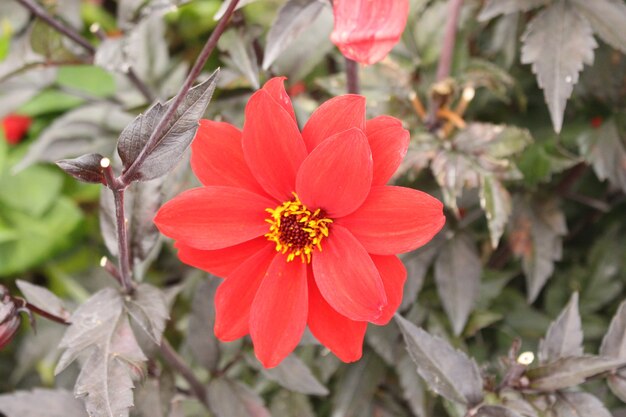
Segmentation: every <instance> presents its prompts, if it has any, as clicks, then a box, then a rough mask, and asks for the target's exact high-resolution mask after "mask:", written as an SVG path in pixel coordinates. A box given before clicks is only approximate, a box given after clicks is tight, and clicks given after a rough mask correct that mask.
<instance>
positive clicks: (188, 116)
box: [117, 70, 219, 181]
mask: <svg viewBox="0 0 626 417" xmlns="http://www.w3.org/2000/svg"><path fill="white" fill-rule="evenodd" d="M218 74H219V70H216V71H215V72H213V74H212V75H211V76H210V77H209V78H208V79H207V80H206V81H204V82H203V83H201V84H199V85H197V86H196V87H194V88H192V89H191V90H189V92H188V93H187V95H186V96H185V98H184V99H183V102H182V104H181V105H180V106H179V107H178V109H177V110H176V112H175V114H174V117H173V118H172V119H171V120H170V122H169V123H167V124H166V126H165V128H164V130H163V131H162V132H159V137H158V138H157V141H156V142H155V144H154V145H153V146H152V147H151V148H150V149H146V151H145V152H146V153H147V157H146V159H145V160H144V162H143V163H142V164H141V167H139V168H138V169H137V171H136V172H135V174H134V177H133V178H130V180H137V181H148V180H152V179H155V178H158V177H161V176H163V175H165V174H166V173H167V172H168V171H170V170H171V169H172V168H173V167H174V165H176V163H177V162H178V161H179V160H180V158H181V157H182V155H183V153H184V152H185V150H186V149H187V147H188V146H189V144H191V141H192V140H193V137H194V135H195V133H196V130H197V129H198V121H199V120H200V118H201V117H202V115H203V114H204V111H205V110H206V107H207V106H208V104H209V101H210V100H211V96H212V95H213V90H215V82H216V79H217V75H218ZM170 104H171V101H169V102H167V103H165V105H162V104H160V103H157V104H155V105H154V106H152V107H151V108H150V109H149V110H148V111H147V112H146V113H145V114H140V115H139V116H137V118H136V119H135V120H134V121H133V122H132V123H131V124H130V125H128V126H127V127H126V129H124V131H123V132H122V133H121V135H120V138H119V141H118V144H117V152H118V153H119V155H120V158H121V159H122V163H123V165H124V171H126V170H128V168H129V167H130V166H131V165H132V164H133V163H134V162H135V160H136V159H137V157H138V156H139V154H140V153H141V152H142V150H143V149H144V148H145V147H146V145H147V142H148V139H149V138H150V136H151V134H152V133H153V131H154V130H155V128H156V127H157V125H158V124H159V122H160V120H161V118H162V117H163V115H164V114H165V112H166V110H167V107H168V105H170Z"/></svg>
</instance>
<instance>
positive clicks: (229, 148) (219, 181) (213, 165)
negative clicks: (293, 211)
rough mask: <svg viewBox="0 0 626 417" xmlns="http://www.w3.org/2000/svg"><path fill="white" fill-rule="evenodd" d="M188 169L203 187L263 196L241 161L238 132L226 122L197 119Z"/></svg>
mask: <svg viewBox="0 0 626 417" xmlns="http://www.w3.org/2000/svg"><path fill="white" fill-rule="evenodd" d="M191 168H192V169H193V172H194V173H195V174H196V177H198V179H199V180H200V182H201V183H202V184H204V185H225V186H229V187H240V188H245V189H247V190H250V191H254V192H255V193H257V194H261V195H264V194H265V191H264V190H263V188H261V186H260V185H259V183H258V182H257V181H256V180H255V179H254V176H253V175H252V173H251V172H250V168H248V165H247V164H246V161H245V160H244V158H243V148H242V146H241V131H240V130H239V129H237V128H236V127H235V126H233V125H230V124H228V123H221V122H214V121H211V120H200V127H199V128H198V132H197V133H196V137H195V138H194V140H193V142H192V143H191Z"/></svg>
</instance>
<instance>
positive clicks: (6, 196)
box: [0, 166, 63, 217]
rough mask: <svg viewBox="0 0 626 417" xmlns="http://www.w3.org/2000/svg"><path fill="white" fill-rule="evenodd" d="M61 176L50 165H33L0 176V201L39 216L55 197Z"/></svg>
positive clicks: (59, 187) (59, 189) (61, 180)
mask: <svg viewBox="0 0 626 417" xmlns="http://www.w3.org/2000/svg"><path fill="white" fill-rule="evenodd" d="M62 185H63V178H62V176H60V175H59V172H54V171H53V170H51V169H50V167H45V166H33V167H31V168H30V169H28V170H25V171H22V172H20V173H18V174H16V175H11V174H9V173H5V175H4V176H3V177H2V178H0V202H1V203H2V204H5V205H7V206H8V207H12V208H14V209H16V210H22V211H23V212H24V213H28V214H29V215H31V216H33V217H40V216H42V215H43V213H44V212H46V211H47V210H48V209H49V208H50V207H51V206H52V204H53V203H54V202H55V200H56V199H57V197H58V195H59V193H60V192H61V186H62Z"/></svg>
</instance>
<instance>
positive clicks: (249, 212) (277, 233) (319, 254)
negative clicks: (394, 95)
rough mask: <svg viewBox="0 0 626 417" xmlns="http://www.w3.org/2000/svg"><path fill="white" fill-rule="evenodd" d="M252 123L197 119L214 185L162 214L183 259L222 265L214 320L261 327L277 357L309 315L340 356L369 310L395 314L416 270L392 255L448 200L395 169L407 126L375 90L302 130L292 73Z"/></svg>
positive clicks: (431, 223)
mask: <svg viewBox="0 0 626 417" xmlns="http://www.w3.org/2000/svg"><path fill="white" fill-rule="evenodd" d="M245 116H246V121H245V124H244V127H243V132H242V131H240V130H238V129H237V128H235V127H234V126H231V125H229V124H227V123H218V122H213V121H209V120H202V121H200V128H199V130H198V133H197V134H196V137H195V140H194V142H193V144H192V158H191V166H192V168H193V170H194V172H195V174H196V176H197V177H198V178H199V179H200V181H201V182H202V184H203V185H204V186H203V187H200V188H195V189H192V190H188V191H186V192H183V193H182V194H180V195H179V196H177V197H175V198H174V199H173V200H171V201H169V202H168V203H166V204H165V205H164V206H163V207H161V209H160V210H159V212H158V213H157V215H156V217H155V223H156V225H157V226H158V228H159V229H160V230H161V232H162V233H164V234H165V235H167V236H170V237H172V238H174V239H176V247H177V248H178V249H179V252H178V255H179V257H180V259H181V260H182V261H183V262H185V263H188V264H189V265H193V266H195V267H198V268H201V269H204V270H206V271H209V272H211V273H213V274H215V275H218V276H221V277H225V278H226V279H225V280H224V282H223V283H222V284H221V285H220V286H219V288H218V290H217V294H216V296H215V306H216V323H215V334H216V335H217V337H218V338H219V339H221V340H223V341H232V340H235V339H238V338H240V337H243V336H245V335H247V334H248V333H250V336H251V337H252V341H253V343H254V350H255V353H256V355H257V357H258V359H259V360H260V361H261V363H263V365H264V366H266V367H273V366H276V365H278V363H280V361H281V360H282V359H283V358H285V356H287V355H288V354H289V353H290V352H291V351H292V350H293V349H294V348H295V347H296V345H297V344H298V342H299V341H300V338H301V336H302V333H303V332H304V329H305V327H306V325H307V324H308V326H309V329H310V330H311V332H312V333H313V335H315V337H316V338H317V339H318V340H319V341H320V342H321V343H322V344H323V345H325V346H326V347H328V348H329V349H330V350H331V351H332V352H334V353H335V354H336V355H337V356H338V357H339V358H340V359H342V360H344V361H346V362H350V361H355V360H357V359H359V358H360V356H361V348H362V343H363V336H364V334H365V328H366V326H367V322H371V323H375V324H385V323H387V322H388V321H389V320H390V318H391V317H392V315H393V314H394V312H395V310H396V309H397V308H398V306H399V304H400V302H401V300H402V290H403V285H404V281H405V278H406V270H405V269H404V266H403V265H402V262H400V260H399V259H398V258H397V257H396V256H395V255H396V254H398V253H402V252H407V251H410V250H412V249H415V248H417V247H419V246H421V245H423V244H425V243H426V242H428V241H429V240H430V239H431V238H432V237H433V236H434V235H435V234H436V233H437V232H438V231H439V230H440V229H441V227H442V226H443V224H444V222H445V218H444V216H443V213H442V204H441V203H440V202H439V201H438V200H436V199H435V198H433V197H431V196H429V195H428V194H425V193H422V192H420V191H416V190H412V189H409V188H403V187H393V186H387V185H385V183H386V182H387V180H389V178H390V177H391V175H392V174H393V173H394V171H395V170H396V168H397V167H398V165H399V164H400V161H401V160H402V158H403V157H404V155H405V153H406V151H407V147H408V142H409V134H408V132H407V131H406V130H405V129H403V128H402V125H401V123H400V121H398V120H397V119H394V118H392V117H388V116H382V117H377V118H375V119H372V120H368V121H367V122H366V120H365V99H364V98H363V97H361V96H358V95H345V96H341V97H336V98H334V99H331V100H329V101H327V102H326V103H324V104H323V105H322V106H321V107H320V108H319V109H317V111H315V113H313V115H312V116H311V118H310V119H309V121H308V123H307V124H306V125H305V127H304V129H303V131H302V132H300V131H299V129H298V125H297V123H296V118H295V115H294V111H293V108H292V106H291V101H290V99H289V96H287V93H286V92H285V89H284V87H283V79H282V78H273V79H271V80H270V81H268V82H267V84H265V86H264V87H263V88H262V89H261V90H259V91H257V92H256V93H255V94H254V95H253V96H252V97H251V98H250V101H249V102H248V105H247V106H246V112H245Z"/></svg>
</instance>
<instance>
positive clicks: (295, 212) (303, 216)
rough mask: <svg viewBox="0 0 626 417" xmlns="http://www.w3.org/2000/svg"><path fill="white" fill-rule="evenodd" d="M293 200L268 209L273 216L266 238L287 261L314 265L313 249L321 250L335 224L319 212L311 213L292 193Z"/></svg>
mask: <svg viewBox="0 0 626 417" xmlns="http://www.w3.org/2000/svg"><path fill="white" fill-rule="evenodd" d="M293 196H294V199H293V200H290V201H285V202H284V203H283V204H281V205H280V206H278V207H276V208H274V209H271V208H268V209H265V211H267V212H268V213H269V214H270V217H269V218H267V219H265V221H266V222H268V223H269V224H270V231H269V232H268V233H266V234H265V237H266V238H267V240H269V241H270V242H274V243H275V244H276V251H277V252H281V253H282V254H285V255H287V262H291V261H293V260H294V259H296V258H298V257H299V258H300V259H301V260H302V262H303V263H311V254H312V253H313V250H314V249H317V250H319V251H320V252H321V251H322V239H324V238H325V237H328V228H329V226H330V224H331V223H332V222H333V221H332V220H331V219H328V218H326V217H324V212H323V211H322V210H321V209H317V210H315V211H314V212H311V211H310V210H309V209H308V208H306V206H305V205H304V204H302V202H301V201H300V199H299V198H298V196H297V195H296V193H293Z"/></svg>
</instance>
